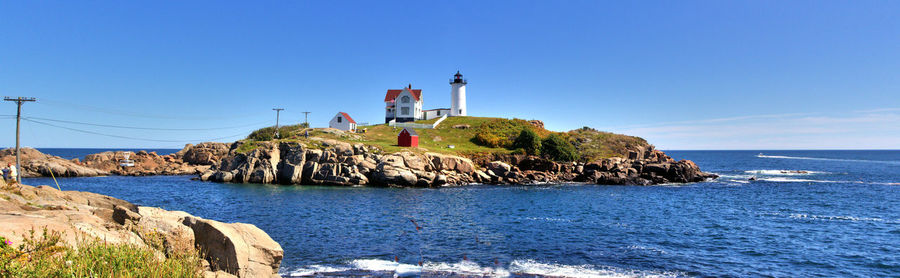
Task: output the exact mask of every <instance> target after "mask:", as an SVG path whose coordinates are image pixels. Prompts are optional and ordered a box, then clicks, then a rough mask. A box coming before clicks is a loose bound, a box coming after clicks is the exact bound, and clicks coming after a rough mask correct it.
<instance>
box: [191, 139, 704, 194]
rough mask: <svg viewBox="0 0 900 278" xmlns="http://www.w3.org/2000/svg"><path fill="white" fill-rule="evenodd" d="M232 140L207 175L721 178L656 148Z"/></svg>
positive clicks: (407, 182) (318, 181)
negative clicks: (493, 148) (397, 149)
mask: <svg viewBox="0 0 900 278" xmlns="http://www.w3.org/2000/svg"><path fill="white" fill-rule="evenodd" d="M241 144H243V142H235V143H233V144H232V145H231V147H230V150H229V152H228V154H227V155H226V156H225V157H223V158H222V159H221V162H220V163H219V164H218V165H215V166H213V167H211V168H210V169H209V170H207V171H205V172H203V173H201V175H200V179H201V180H204V181H213V182H234V183H263V184H306V185H343V186H362V185H369V186H397V187H405V186H418V187H439V186H454V185H466V184H472V183H481V184H532V183H553V182H585V183H596V184H610V185H653V184H664V183H687V182H700V181H704V180H707V179H710V178H716V177H717V176H716V175H714V174H709V173H704V172H702V171H700V169H699V167H697V165H696V164H694V163H693V162H691V161H689V160H681V161H675V160H674V159H672V158H671V157H669V156H668V155H666V154H665V153H663V152H662V151H659V150H655V149H653V148H652V146H646V147H639V148H635V149H634V150H631V151H629V155H628V157H627V158H619V157H613V158H607V159H603V160H600V161H596V162H592V163H574V162H568V163H565V162H555V161H551V160H547V159H544V158H540V157H536V156H526V155H512V154H510V155H487V156H482V157H477V158H476V159H475V160H472V159H469V158H465V157H460V156H453V155H445V154H439V153H433V152H425V153H415V152H401V153H392V154H382V153H380V151H379V150H378V149H372V148H370V147H368V146H366V145H364V144H349V143H346V142H341V141H336V140H320V141H318V142H317V144H316V146H317V147H318V148H310V147H308V146H307V145H305V144H303V143H299V142H281V143H273V142H261V143H256V144H258V146H257V147H256V148H255V149H254V150H252V151H249V152H247V153H239V152H237V151H236V150H237V149H239V148H240V147H241Z"/></svg>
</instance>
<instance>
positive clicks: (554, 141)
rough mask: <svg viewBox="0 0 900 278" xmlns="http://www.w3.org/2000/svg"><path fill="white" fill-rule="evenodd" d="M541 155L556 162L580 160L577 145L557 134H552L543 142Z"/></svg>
mask: <svg viewBox="0 0 900 278" xmlns="http://www.w3.org/2000/svg"><path fill="white" fill-rule="evenodd" d="M541 153H543V154H544V155H545V156H547V157H548V158H550V159H552V160H556V161H576V160H578V158H579V157H578V150H576V149H575V145H572V143H570V142H569V140H568V138H566V137H564V136H563V135H560V134H556V133H553V134H550V135H549V136H547V138H546V139H544V140H543V141H542V142H541Z"/></svg>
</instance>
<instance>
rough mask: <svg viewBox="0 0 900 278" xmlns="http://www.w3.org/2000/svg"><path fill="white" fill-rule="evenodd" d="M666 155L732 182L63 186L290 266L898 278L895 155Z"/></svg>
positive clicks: (360, 272)
mask: <svg viewBox="0 0 900 278" xmlns="http://www.w3.org/2000/svg"><path fill="white" fill-rule="evenodd" d="M667 153H669V154H670V155H671V156H673V157H675V158H677V159H691V160H694V161H695V162H696V163H697V164H698V165H700V167H701V168H702V169H703V170H705V171H709V172H714V173H718V174H719V175H721V176H722V177H721V178H719V179H718V180H715V181H709V182H702V183H693V184H687V185H661V186H646V187H640V186H603V185H584V184H556V185H540V186H521V185H520V186H485V185H474V186H466V187H456V188H441V189H422V188H407V189H397V188H365V187H360V188H347V187H319V186H274V185H241V184H217V183H207V182H199V181H191V180H190V177H188V176H168V177H164V176H158V177H98V178H66V179H59V182H60V186H61V187H62V188H63V189H64V190H84V191H91V192H97V193H101V194H107V195H111V196H114V197H118V198H122V199H125V200H128V201H131V202H134V203H137V204H140V205H147V206H159V207H163V208H165V209H169V210H183V211H187V212H189V213H192V214H194V215H198V216H201V217H205V218H210V219H216V220H220V221H226V222H233V221H237V222H246V223H252V224H255V225H256V226H258V227H260V228H262V229H263V230H265V231H266V232H268V234H269V235H271V236H272V238H273V239H275V240H276V241H278V242H279V243H280V244H281V245H282V247H283V248H284V251H285V255H284V261H283V262H282V268H281V269H282V270H281V271H282V274H283V275H285V276H375V277H391V276H395V275H396V276H429V277H430V276H438V277H448V276H475V277H480V276H500V277H505V276H512V277H542V276H553V277H682V276H684V277H694V276H699V277H703V276H717V277H721V276H737V277H746V276H778V277H809V276H832V277H833V276H840V277H873V276H874V277H885V276H898V275H900V255H898V254H900V151H668V152H667ZM760 153H762V155H760ZM751 177H755V178H756V180H755V181H749V179H750V178H751ZM25 183H28V184H52V183H53V181H52V180H49V179H26V181H25ZM417 227H418V229H417ZM395 259H396V261H397V262H394V260H395ZM420 262H421V266H420Z"/></svg>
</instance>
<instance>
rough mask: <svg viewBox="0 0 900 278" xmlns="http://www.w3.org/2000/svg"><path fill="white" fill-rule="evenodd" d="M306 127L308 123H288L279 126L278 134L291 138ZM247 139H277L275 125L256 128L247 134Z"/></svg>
mask: <svg viewBox="0 0 900 278" xmlns="http://www.w3.org/2000/svg"><path fill="white" fill-rule="evenodd" d="M305 128H306V123H302V124H296V125H287V126H279V127H278V135H279V137H281V138H289V137H292V136H294V135H298V134H297V133H298V132H300V131H302V130H303V129H305ZM247 139H250V140H254V141H271V140H272V139H275V127H274V126H270V127H264V128H260V129H257V130H254V131H253V132H251V133H250V135H248V136H247Z"/></svg>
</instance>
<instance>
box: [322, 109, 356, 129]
mask: <svg viewBox="0 0 900 278" xmlns="http://www.w3.org/2000/svg"><path fill="white" fill-rule="evenodd" d="M328 127H330V128H335V129H340V130H343V131H350V132H356V121H354V120H353V118H350V115H347V113H344V112H338V113H337V115H334V117H333V118H331V121H330V122H328Z"/></svg>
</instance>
